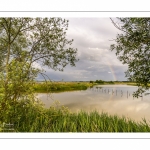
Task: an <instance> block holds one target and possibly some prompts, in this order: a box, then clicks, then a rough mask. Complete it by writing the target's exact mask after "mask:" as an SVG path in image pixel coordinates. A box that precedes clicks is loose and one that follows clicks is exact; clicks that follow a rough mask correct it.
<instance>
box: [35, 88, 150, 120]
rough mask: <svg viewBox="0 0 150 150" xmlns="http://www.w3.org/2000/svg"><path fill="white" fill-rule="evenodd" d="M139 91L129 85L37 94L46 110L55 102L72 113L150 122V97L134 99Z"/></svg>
mask: <svg viewBox="0 0 150 150" xmlns="http://www.w3.org/2000/svg"><path fill="white" fill-rule="evenodd" d="M136 90H137V87H136V86H128V85H97V86H94V87H93V88H88V89H87V90H82V91H71V92H61V93H52V94H51V95H50V96H49V95H48V94H45V93H39V94H37V97H38V98H39V99H41V100H42V102H43V103H44V104H45V107H46V108H49V107H50V106H51V105H52V103H53V102H54V100H58V101H59V102H60V104H61V105H64V106H66V107H68V108H69V109H70V110H71V111H72V112H78V111H80V110H84V111H86V112H91V111H94V110H96V111H98V112H99V113H101V112H107V113H109V114H112V115H114V114H117V115H118V116H125V117H128V118H131V119H133V120H135V121H141V120H142V118H145V119H146V120H147V121H149V120H150V95H146V96H145V95H143V97H140V98H138V99H137V98H133V96H132V94H133V92H134V91H136Z"/></svg>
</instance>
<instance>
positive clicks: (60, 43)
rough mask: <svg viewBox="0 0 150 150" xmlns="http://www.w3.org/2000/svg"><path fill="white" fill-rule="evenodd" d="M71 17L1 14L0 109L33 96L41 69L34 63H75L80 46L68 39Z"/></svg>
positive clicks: (57, 66)
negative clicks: (28, 16) (27, 16)
mask: <svg viewBox="0 0 150 150" xmlns="http://www.w3.org/2000/svg"><path fill="white" fill-rule="evenodd" d="M67 29H68V20H65V19H62V18H0V81H1V87H0V91H1V93H0V111H1V112H2V111H3V112H6V110H7V109H8V108H10V107H11V106H15V103H16V101H18V100H20V99H25V100H27V99H30V98H31V95H32V96H33V94H32V93H33V91H32V87H33V84H34V80H35V78H36V76H37V75H38V73H42V70H40V69H37V68H35V67H34V63H35V62H37V63H40V64H41V65H42V66H48V67H49V68H51V69H54V70H60V71H63V68H64V67H65V66H66V65H67V64H70V65H71V66H75V62H76V61H77V59H76V54H77V49H74V48H71V47H70V45H71V44H72V42H73V40H68V39H66V31H67Z"/></svg>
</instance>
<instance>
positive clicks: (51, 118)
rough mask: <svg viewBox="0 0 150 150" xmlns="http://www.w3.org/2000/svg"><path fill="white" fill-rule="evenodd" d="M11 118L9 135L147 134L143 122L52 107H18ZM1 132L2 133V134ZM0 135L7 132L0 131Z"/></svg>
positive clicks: (105, 114) (147, 127)
mask: <svg viewBox="0 0 150 150" xmlns="http://www.w3.org/2000/svg"><path fill="white" fill-rule="evenodd" d="M16 112H17V113H16V115H15V113H13V116H11V120H10V121H11V123H13V124H14V129H15V130H14V131H13V132H150V126H149V125H148V123H147V122H146V121H143V122H135V121H133V120H130V119H128V118H125V117H118V116H116V115H108V114H107V113H101V114H99V113H98V112H96V111H95V112H91V113H86V112H83V111H81V112H79V113H71V112H70V111H69V110H68V109H67V108H65V107H63V106H60V105H59V104H58V103H56V104H55V105H54V106H51V107H50V108H49V109H45V108H43V107H42V106H41V105H38V104H37V105H31V104H29V105H26V106H25V105H24V108H23V104H21V103H18V107H17V109H16ZM4 129H5V130H4ZM1 132H10V131H8V130H6V128H1Z"/></svg>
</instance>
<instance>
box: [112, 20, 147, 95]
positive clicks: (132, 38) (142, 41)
mask: <svg viewBox="0 0 150 150" xmlns="http://www.w3.org/2000/svg"><path fill="white" fill-rule="evenodd" d="M118 20H119V22H120V24H119V25H117V24H116V23H115V22H114V21H113V20H112V22H113V24H114V25H115V26H116V27H117V28H118V29H119V30H121V31H122V33H121V34H118V35H117V37H116V39H115V42H116V44H113V45H111V47H110V48H111V50H115V51H116V55H117V56H118V59H119V60H120V61H122V62H123V64H127V65H128V70H127V71H126V77H127V78H128V80H129V81H133V82H136V83H137V86H138V87H139V88H138V90H137V91H136V92H135V93H134V96H136V97H138V96H139V95H141V94H142V93H144V92H145V91H146V90H147V89H148V82H150V67H149V66H150V18H118Z"/></svg>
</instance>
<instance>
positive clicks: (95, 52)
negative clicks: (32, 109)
mask: <svg viewBox="0 0 150 150" xmlns="http://www.w3.org/2000/svg"><path fill="white" fill-rule="evenodd" d="M65 19H68V20H69V27H68V32H67V38H68V39H74V42H73V44H72V46H73V47H74V48H77V49H78V54H77V58H79V61H78V62H77V63H76V67H71V66H69V65H68V66H67V67H66V68H65V69H64V71H63V72H60V71H54V70H52V69H48V68H45V70H46V74H47V75H48V77H49V78H50V79H51V80H54V81H60V80H64V81H89V80H105V81H110V80H112V81H115V80H118V81H122V80H126V78H125V73H124V72H125V71H126V70H127V66H126V65H123V64H122V62H120V61H119V60H118V59H117V56H116V55H115V52H112V51H110V49H109V48H110V45H111V44H113V43H114V41H112V39H115V38H116V35H117V33H120V32H119V30H118V29H116V28H115V27H114V25H113V24H112V23H111V20H110V19H109V18H102V17H101V18H88V17H86V18H79V17H78V18H65ZM37 79H38V80H43V78H42V76H38V78H37Z"/></svg>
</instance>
